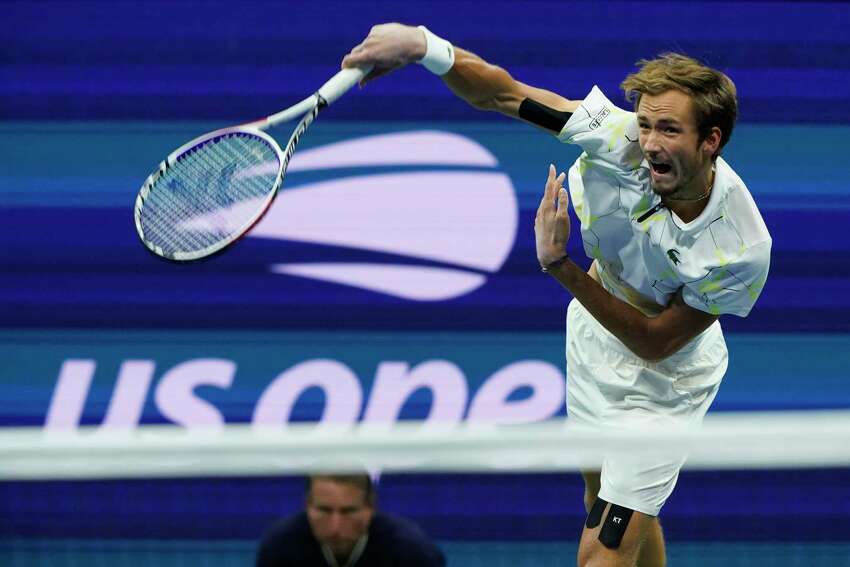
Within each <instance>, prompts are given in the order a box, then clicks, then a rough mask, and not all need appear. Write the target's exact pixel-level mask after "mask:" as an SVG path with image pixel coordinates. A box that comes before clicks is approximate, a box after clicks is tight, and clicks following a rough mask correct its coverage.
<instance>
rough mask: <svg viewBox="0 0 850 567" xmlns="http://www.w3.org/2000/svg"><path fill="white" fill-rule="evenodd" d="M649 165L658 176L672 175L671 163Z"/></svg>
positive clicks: (652, 163) (650, 163)
mask: <svg viewBox="0 0 850 567" xmlns="http://www.w3.org/2000/svg"><path fill="white" fill-rule="evenodd" d="M649 165H650V166H651V167H652V171H654V172H655V173H656V174H658V175H664V174H665V173H670V170H671V169H673V166H671V165H670V164H669V163H658V162H652V161H651V162H649Z"/></svg>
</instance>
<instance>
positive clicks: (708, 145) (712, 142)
mask: <svg viewBox="0 0 850 567" xmlns="http://www.w3.org/2000/svg"><path fill="white" fill-rule="evenodd" d="M722 137H723V135H722V134H721V132H720V128H718V127H717V126H712V128H711V130H709V132H708V135H707V136H706V137H705V139H704V140H703V141H702V150H703V151H704V152H705V153H706V154H708V155H709V156H714V155H717V153H718V152H719V151H720V139H721V138H722Z"/></svg>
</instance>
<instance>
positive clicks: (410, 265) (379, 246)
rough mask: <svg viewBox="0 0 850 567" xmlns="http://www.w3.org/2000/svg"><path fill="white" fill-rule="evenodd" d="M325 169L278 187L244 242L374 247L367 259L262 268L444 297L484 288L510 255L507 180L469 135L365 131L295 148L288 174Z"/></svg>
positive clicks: (513, 220) (406, 295)
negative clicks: (317, 177) (321, 176)
mask: <svg viewBox="0 0 850 567" xmlns="http://www.w3.org/2000/svg"><path fill="white" fill-rule="evenodd" d="M394 167H395V168H397V169H396V170H395V171H393V169H392V168H394ZM333 170H337V171H339V172H340V175H339V176H331V177H330V179H326V180H322V181H318V182H313V183H307V184H301V185H293V186H292V187H287V186H285V187H284V189H283V190H282V191H281V193H280V194H279V195H278V197H277V200H276V201H275V203H274V205H273V206H272V208H271V209H270V210H269V212H268V213H267V214H266V216H265V217H264V218H263V220H262V221H261V222H260V223H259V224H258V225H257V226H256V227H255V228H254V229H253V230H252V231H251V233H250V234H249V238H265V239H273V240H280V241H294V242H304V243H311V244H321V245H330V246H334V247H340V248H346V249H349V250H355V251H360V252H373V253H375V257H376V260H375V261H368V260H366V261H356V262H354V261H324V260H322V258H321V257H320V256H317V258H316V260H315V261H311V262H297V263H286V262H284V263H275V264H272V265H270V266H269V270H270V271H271V272H273V273H276V274H283V275H288V276H296V277H302V278H311V279H314V280H321V281H324V282H331V283H335V284H340V285H345V286H352V287H356V288H360V289H366V290H370V291H373V292H377V293H381V294H385V295H390V296H394V297H399V298H403V299H408V300H415V301H443V300H448V299H452V298H455V297H458V296H460V295H464V294H466V293H469V292H471V291H473V290H475V289H477V288H478V287H480V286H481V285H483V284H484V283H485V282H486V281H487V278H488V277H489V276H490V275H492V274H494V273H496V272H498V270H499V269H500V268H501V267H502V266H503V265H504V263H505V261H506V259H507V257H508V255H509V254H510V251H511V248H512V247H513V243H514V238H515V236H516V232H517V223H518V205H517V199H516V195H515V192H514V187H513V184H512V183H511V180H510V178H509V177H508V176H507V175H506V174H505V173H504V172H502V171H500V170H499V169H498V161H497V160H496V158H495V156H493V154H491V153H490V152H489V151H488V150H487V149H486V148H484V147H483V146H481V145H480V144H478V143H477V142H475V141H473V140H471V139H469V138H466V137H464V136H461V135H458V134H453V133H449V132H441V131H431V130H422V131H408V132H400V133H391V134H381V135H375V136H366V137H362V138H357V139H353V140H346V141H343V142H337V143H333V144H328V145H326V146H321V147H318V148H312V149H307V150H303V151H299V152H298V153H296V154H295V156H294V157H293V159H292V162H291V163H290V165H289V169H288V174H289V173H294V172H299V171H300V172H307V171H317V172H322V173H326V172H328V171H333ZM358 170H362V173H361V172H360V171H358ZM380 255H383V258H380V261H379V258H378V256H380ZM366 257H367V258H368V254H367V255H366ZM387 258H391V261H387Z"/></svg>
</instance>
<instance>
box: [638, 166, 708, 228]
mask: <svg viewBox="0 0 850 567" xmlns="http://www.w3.org/2000/svg"><path fill="white" fill-rule="evenodd" d="M713 185H714V166H712V168H711V179H710V180H709V182H708V187H706V188H705V191H704V192H703V194H702V195H700V196H699V197H695V198H693V199H671V201H680V202H681V201H684V202H688V203H696V202H697V201H702V200H703V199H707V198H708V197H709V195H711V187H712V186H713ZM665 207H666V208H668V209H669V208H670V207H667V205H666V204H665V203H664V198H663V197H662V199H661V200H660V201H658V204H657V205H655V206H654V207H652V208H651V209H649V210H648V211H646V212H645V213H644V214H642V215H641V216H639V217H638V218H637V222H639V223H641V222H643V221H645V220H646V219H648V218H649V217H651V216H652V215H654V214H655V213H657V212H658V211H660V210H661V209H663V208H665Z"/></svg>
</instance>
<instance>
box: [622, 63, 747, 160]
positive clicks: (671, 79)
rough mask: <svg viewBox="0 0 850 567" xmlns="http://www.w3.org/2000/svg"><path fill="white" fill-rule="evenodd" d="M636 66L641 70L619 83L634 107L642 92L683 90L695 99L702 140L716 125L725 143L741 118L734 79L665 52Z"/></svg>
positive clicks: (722, 141)
mask: <svg viewBox="0 0 850 567" xmlns="http://www.w3.org/2000/svg"><path fill="white" fill-rule="evenodd" d="M637 66H638V67H639V68H640V70H639V71H637V72H636V73H632V74H631V75H629V76H628V77H626V79H625V80H624V81H623V82H622V84H620V88H622V89H623V91H624V92H625V93H626V100H629V101H632V100H633V101H634V103H635V110H637V109H638V106H639V105H640V98H641V96H642V95H645V94H648V95H658V94H661V93H663V92H666V91H669V90H673V89H675V90H677V91H681V92H683V93H685V94H687V95H689V96H690V97H691V100H693V105H694V114H695V119H696V124H697V130H698V131H699V138H700V141H702V140H704V139H705V138H706V136H708V134H709V132H711V129H712V128H714V127H715V126H716V127H717V128H719V129H720V148H721V149H722V148H723V146H725V145H726V142H728V141H729V138H730V137H731V136H732V130H733V128H734V127H735V120H736V119H737V118H738V99H737V91H736V89H735V83H733V82H732V79H730V78H729V77H728V76H727V75H726V74H725V73H722V72H721V71H718V70H717V69H712V68H711V67H708V66H706V65H703V64H702V63H700V62H699V61H697V60H696V59H693V58H691V57H688V56H686V55H682V54H680V53H662V54H661V55H659V56H658V57H657V58H655V59H641V60H640V61H638V62H637ZM718 153H720V151H719V150H718Z"/></svg>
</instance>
